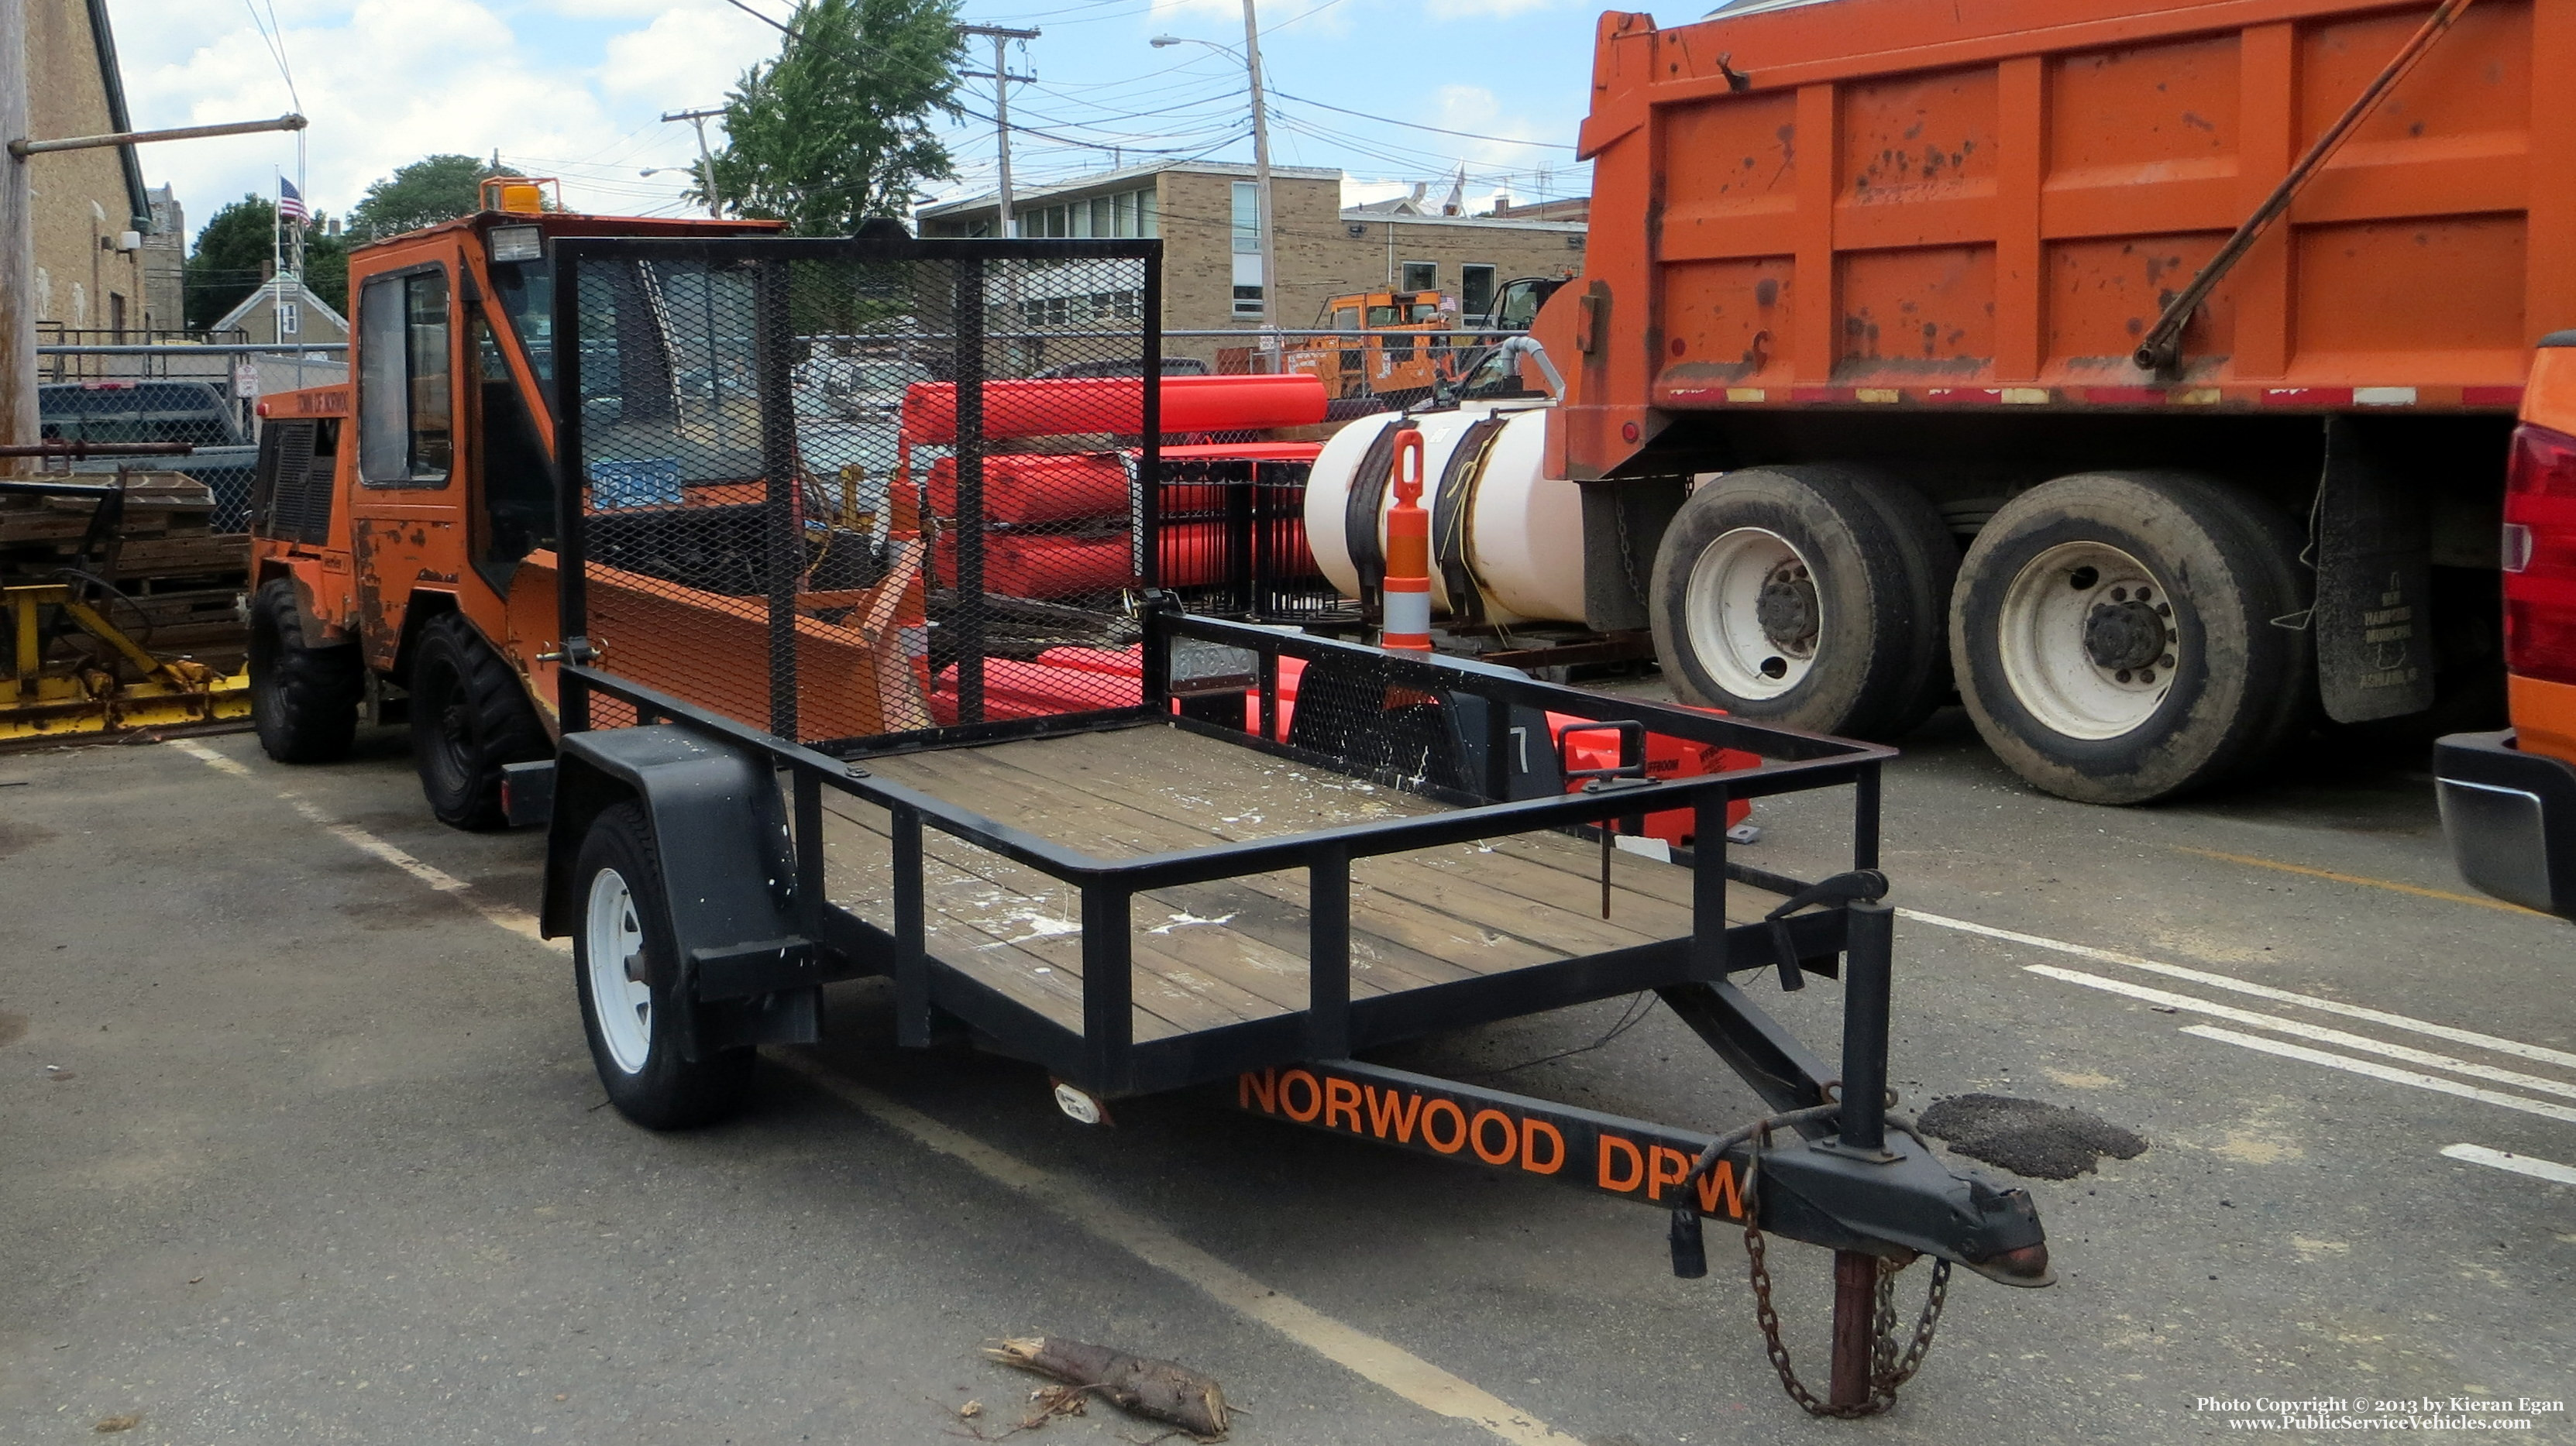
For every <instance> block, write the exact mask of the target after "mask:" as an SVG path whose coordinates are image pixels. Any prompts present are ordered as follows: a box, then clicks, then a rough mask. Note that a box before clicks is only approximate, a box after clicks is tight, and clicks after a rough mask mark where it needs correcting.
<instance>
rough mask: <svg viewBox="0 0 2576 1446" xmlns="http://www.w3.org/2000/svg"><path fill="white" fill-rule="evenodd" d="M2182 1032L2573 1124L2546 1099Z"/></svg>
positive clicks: (2345, 1058)
mask: <svg viewBox="0 0 2576 1446" xmlns="http://www.w3.org/2000/svg"><path fill="white" fill-rule="evenodd" d="M2182 1032H2183V1033H2185V1034H2197V1035H2199V1036H2200V1037H2201V1038H2203V1039H2216V1040H2223V1041H2225V1042H2226V1043H2229V1044H2233V1045H2238V1046H2241V1047H2243V1048H2246V1049H2258V1050H2261V1051H2262V1052H2263V1053H2265V1054H2277V1055H2279V1056H2281V1057H2282V1058H2284V1059H2303V1060H2306V1061H2307V1062H2308V1063H2310V1064H2321V1065H2324V1066H2326V1067H2327V1068H2329V1069H2341V1070H2350V1071H2351V1072H2353V1073H2354V1074H2366V1075H2369V1076H2370V1077H2371V1078H2372V1079H2384V1080H2387V1081H2389V1082H2390V1083H2392V1084H2403V1085H2413V1086H2415V1087H2416V1088H2417V1089H2419V1090H2432V1091H2434V1092H2436V1093H2439V1094H2446V1095H2458V1096H2459V1097H2460V1098H2462V1099H2464V1100H2477V1101H2479V1102H2481V1103H2483V1104H2490V1105H2502V1106H2504V1107H2505V1108H2506V1109H2509V1110H2520V1111H2522V1112H2523V1113H2524V1114H2528V1115H2540V1116H2543V1117H2544V1118H2547V1119H2553V1120H2564V1121H2566V1122H2567V1123H2568V1124H2571V1125H2576V1109H2571V1108H2569V1107H2568V1106H2566V1105H2553V1104H2551V1103H2549V1102H2548V1101H2546V1100H2530V1099H2524V1098H2523V1097H2522V1096H2520V1095H2509V1094H2504V1093H2501V1092H2499V1091H2496V1090H2489V1089H2480V1088H2478V1087H2477V1086H2476V1085H2467V1084H2462V1083H2460V1082H2459V1081H2458V1080H2455V1079H2444V1078H2442V1077H2441V1076H2440V1075H2432V1074H2425V1073H2423V1072H2422V1071H2420V1070H2411V1069H2392V1068H2390V1067H2389V1066H2387V1065H2384V1064H2373V1063H2371V1062H2370V1061H2369V1060H2366V1059H2354V1058H2353V1057H2351V1056H2350V1055H2343V1054H2332V1053H2329V1052H2327V1051H2325V1050H2322V1049H2310V1048H2308V1047H2307V1046H2306V1045H2304V1044H2291V1043H2289V1042H2287V1041H2285V1040H2278V1039H2259V1038H2257V1037H2255V1036H2254V1035H2250V1034H2238V1033H2237V1032H2236V1031H2235V1030H2232V1029H2221V1028H2219V1027H2218V1026H2217V1025H2214V1024H2192V1025H2185V1026H2184V1027H2183V1031H2182Z"/></svg>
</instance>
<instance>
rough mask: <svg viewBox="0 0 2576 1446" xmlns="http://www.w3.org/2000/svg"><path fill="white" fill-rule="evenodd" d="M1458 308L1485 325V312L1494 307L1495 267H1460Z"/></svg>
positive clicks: (1479, 323) (1480, 324)
mask: <svg viewBox="0 0 2576 1446" xmlns="http://www.w3.org/2000/svg"><path fill="white" fill-rule="evenodd" d="M1458 309H1459V310H1460V311H1463V312H1465V313H1466V314H1467V315H1468V316H1469V317H1471V318H1473V319H1474V320H1475V322H1476V324H1477V325H1479V326H1482V325H1485V324H1486V323H1485V314H1486V313H1487V312H1490V311H1492V310H1493V309H1494V268H1493V267H1491V266H1461V267H1459V268H1458Z"/></svg>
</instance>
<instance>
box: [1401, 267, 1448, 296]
mask: <svg viewBox="0 0 2576 1446" xmlns="http://www.w3.org/2000/svg"><path fill="white" fill-rule="evenodd" d="M1439 289H1440V263H1439V262H1437V261H1407V262H1406V263H1404V276H1403V280H1402V282H1401V283H1400V284H1399V285H1398V286H1397V287H1396V290H1398V291H1437V290H1439Z"/></svg>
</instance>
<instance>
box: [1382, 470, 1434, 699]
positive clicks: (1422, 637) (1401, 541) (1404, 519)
mask: <svg viewBox="0 0 2576 1446" xmlns="http://www.w3.org/2000/svg"><path fill="white" fill-rule="evenodd" d="M1385 595H1386V613H1385V622H1384V626H1383V627H1382V628H1381V629H1380V630H1379V633H1378V644H1379V646H1381V647H1388V648H1396V649H1400V650H1403V651H1405V652H1414V653H1427V652H1430V651H1431V514H1430V513H1428V512H1425V511H1423V510H1422V434H1421V433H1420V432H1417V431H1415V430H1414V429H1413V428H1411V427H1407V428H1405V429H1404V430H1403V431H1401V432H1398V433H1396V434H1395V505H1394V506H1393V507H1390V508H1388V509H1387V514H1386V583H1385Z"/></svg>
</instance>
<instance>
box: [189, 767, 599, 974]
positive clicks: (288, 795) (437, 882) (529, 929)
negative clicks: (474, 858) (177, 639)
mask: <svg viewBox="0 0 2576 1446" xmlns="http://www.w3.org/2000/svg"><path fill="white" fill-rule="evenodd" d="M170 746H171V747H173V748H176V749H178V750H179V751H180V752H182V753H185V754H187V755H188V756H189V757H191V758H194V759H196V760H197V761H198V762H200V763H202V764H204V765H206V766H207V767H208V768H211V769H213V770H215V771H216V772H217V773H228V774H231V775H232V776H234V777H236V778H249V777H251V776H252V773H251V770H250V769H249V768H248V767H246V766H244V765H243V764H242V763H240V762H239V761H238V760H235V759H231V758H227V757H225V756H224V755H223V754H220V753H217V752H216V751H215V750H213V749H211V748H208V747H207V746H206V745H204V744H202V743H198V742H195V741H194V740H191V739H186V738H174V739H171V740H170ZM277 796H278V797H279V798H282V799H284V800H286V802H287V805H288V806H289V807H291V808H293V809H294V810H295V811H296V812H297V813H300V814H302V815H303V816H304V817H305V819H306V820H307V821H309V822H311V823H313V824H315V825H317V826H319V827H320V828H321V829H323V830H324V831H325V832H327V833H329V834H330V835H331V836H332V837H334V838H336V839H338V840H340V842H342V843H345V844H347V845H349V846H350V847H351V848H354V849H356V850H358V851H359V852H361V853H366V854H372V855H374V856H375V857H376V858H378V859H381V860H383V861H384V862H386V863H389V864H391V865H393V866H394V867H395V868H398V869H400V870H402V871H403V872H404V873H407V874H409V875H411V876H412V877H413V878H415V879H418V880H420V881H421V882H422V883H424V884H427V885H429V886H430V887H431V888H433V889H436V890H438V891H439V892H440V893H442V894H448V895H452V896H454V897H455V898H456V900H457V901H458V902H460V903H462V904H464V905H465V906H466V907H467V908H469V909H472V910H473V911H474V912H476V913H478V914H481V915H482V916H483V917H484V918H485V919H487V920H490V921H491V922H492V923H493V924H495V925H498V926H499V927H501V928H504V929H507V930H509V931H510V932H511V933H513V934H516V935H518V936H519V937H520V938H522V939H526V940H528V941H529V942H531V943H536V944H543V945H545V946H546V947H547V948H549V949H552V950H554V951H555V952H556V953H558V954H570V953H571V952H572V944H571V942H570V941H569V940H564V939H549V938H547V937H546V936H545V935H544V934H543V933H542V932H541V931H540V930H539V929H538V927H537V916H536V915H534V914H531V913H529V912H528V911H527V910H525V909H518V908H513V907H511V906H510V905H508V904H504V903H499V902H497V901H495V900H492V899H488V898H486V897H484V896H483V895H482V894H480V893H478V892H476V890H475V888H474V886H473V885H472V884H469V883H467V882H466V881H465V880H463V879H460V878H458V877H457V876H456V875H454V874H451V873H449V872H448V871H447V870H445V869H442V868H440V867H438V866H437V865H436V864H432V863H426V862H423V861H422V860H421V859H420V858H418V857H416V856H414V855H413V854H411V853H408V852H406V851H405V850H403V849H402V848H401V847H400V846H399V845H396V844H394V843H392V842H390V841H388V840H386V839H384V838H381V837H379V836H377V835H375V834H372V833H369V832H368V831H367V830H365V829H362V828H360V827H358V826H357V825H356V824H353V823H342V822H341V821H340V820H338V819H336V818H333V817H332V816H331V815H329V814H327V813H324V812H323V811H322V810H321V809H320V808H318V807H316V806H315V805H314V804H313V803H312V802H311V801H310V800H308V799H306V798H304V797H303V796H302V795H300V794H298V793H296V792H294V791H293V790H291V789H279V790H278V793H277Z"/></svg>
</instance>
